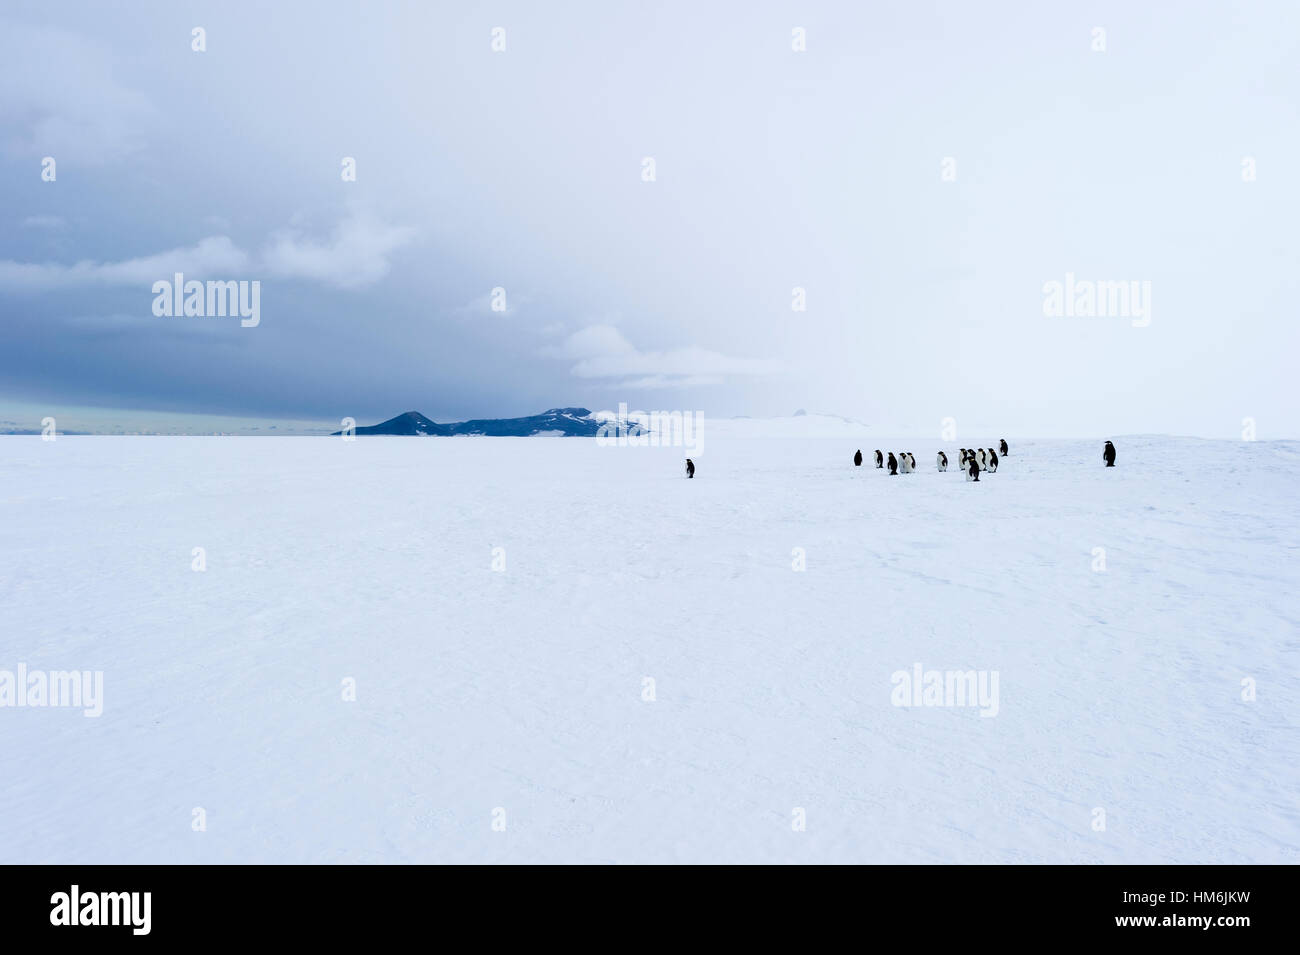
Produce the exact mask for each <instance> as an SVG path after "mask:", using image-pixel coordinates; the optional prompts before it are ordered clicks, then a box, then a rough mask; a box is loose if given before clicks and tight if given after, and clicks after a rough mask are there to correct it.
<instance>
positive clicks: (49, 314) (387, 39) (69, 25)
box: [0, 0, 1300, 438]
mask: <svg viewBox="0 0 1300 955" xmlns="http://www.w3.org/2000/svg"><path fill="white" fill-rule="evenodd" d="M3 9H4V13H3V14H2V15H0V16H2V19H0V199H2V200H3V201H0V220H2V222H3V228H2V229H0V417H3V416H4V415H3V412H4V411H5V410H10V412H11V414H10V416H11V417H12V415H13V411H12V409H15V408H21V409H24V410H23V412H22V414H24V415H25V414H27V413H28V410H27V409H32V408H42V407H45V406H47V405H48V406H49V407H50V408H51V409H52V410H55V409H57V408H59V407H64V406H76V407H94V406H99V407H104V408H114V409H136V410H139V411H154V412H158V411H166V412H172V413H175V412H188V413H207V414H222V415H247V416H264V417H268V418H276V417H283V418H293V419H319V420H338V419H340V418H342V417H343V416H345V415H351V416H354V417H356V418H357V419H358V420H359V421H361V422H362V423H365V422H368V421H372V420H379V419H381V418H386V417H389V416H391V415H393V414H396V413H398V412H401V411H405V410H408V409H416V410H420V411H422V412H424V413H425V414H427V415H429V416H430V417H432V418H434V419H435V420H439V421H447V420H457V419H462V418H468V417H497V416H514V415H523V414H531V413H534V412H537V411H541V410H542V409H544V408H547V407H551V406H556V405H585V406H587V407H590V408H593V409H598V408H610V407H616V406H617V405H618V404H619V403H620V402H626V403H627V404H628V405H629V407H631V408H634V409H646V410H652V409H686V410H698V411H702V412H703V413H704V414H705V415H706V416H728V415H737V414H750V415H778V414H790V413H791V412H793V411H794V410H795V409H796V408H807V409H808V410H810V411H825V412H833V413H838V414H843V415H848V416H853V417H856V418H860V419H862V420H864V421H866V422H869V423H872V424H877V425H881V426H884V427H888V428H891V429H897V430H898V431H900V432H902V431H907V430H916V431H918V432H921V431H925V432H929V431H935V432H937V431H938V429H939V427H940V422H941V420H942V419H943V418H945V417H952V418H955V419H956V420H957V422H958V423H959V427H960V426H961V425H962V424H967V425H978V426H980V427H985V426H987V427H992V428H995V429H996V431H997V434H998V436H1001V435H1003V434H1006V435H1007V436H1012V435H1016V434H1019V435H1035V436H1052V435H1099V436H1109V435H1114V434H1122V433H1130V432H1169V433H1184V434H1201V435H1206V436H1214V437H1237V436H1239V434H1240V431H1241V428H1242V419H1244V418H1247V417H1249V418H1253V419H1255V421H1256V422H1257V427H1258V436H1259V437H1261V438H1276V437H1300V426H1297V420H1298V418H1300V389H1298V388H1297V386H1296V372H1295V365H1296V357H1297V351H1298V349H1297V345H1298V344H1300V342H1298V341H1297V337H1298V336H1297V330H1296V329H1297V320H1298V318H1300V316H1298V315H1297V309H1296V304H1297V298H1298V296H1297V293H1298V292H1300V279H1298V278H1297V262H1298V261H1300V256H1298V253H1300V232H1298V228H1300V227H1298V226H1297V222H1300V115H1298V113H1300V4H1297V3H1295V2H1294V0H1278V2H1262V0H1254V2H1242V3H1230V2H1216V3H1204V4H1201V3H1195V2H1185V0H1177V2H1175V0H1163V2H1143V3H1134V2H1132V0H1125V2H1117V3H1082V2H1061V3H1042V2H1023V3H1010V2H1008V3H997V2H992V3H971V2H968V0H959V2H951V3H929V2H919V0H917V2H907V3H888V4H885V3H864V2H856V0H855V2H849V0H844V2H833V3H813V4H804V3H770V4H763V3H753V2H736V3H704V2H700V0H691V2H685V3H673V2H656V3H631V2H628V3H616V2H585V3H576V2H575V3H536V2H521V3H509V4H508V3H469V2H464V3H456V2H451V3H438V4H433V3H423V2H420V3H405V4H402V3H382V2H374V3H364V4H362V3H343V2H331V0H315V2H310V3H284V2H277V3H264V2H261V3H243V2H222V3H211V4H206V3H193V4H187V3H178V2H158V3H143V2H133V3H129V4H111V5H110V4H103V3H100V2H87V3H68V2H55V3H48V2H42V3H34V4H24V3H12V2H11V3H6V4H5V6H4V8H3ZM195 27H201V28H202V29H203V30H204V39H205V42H206V50H205V51H203V52H196V51H195V50H193V49H192V45H193V43H194V38H193V34H192V31H193V29H194V28H195ZM497 27H500V28H502V29H503V30H504V43H505V49H504V50H503V51H495V50H494V49H493V29H494V28H497ZM796 28H802V29H803V31H804V33H803V36H804V37H805V38H806V40H805V45H806V49H804V50H796V49H795V48H794V47H795V46H797V45H799V44H798V42H797V41H798V36H797V35H796V33H795V29H796ZM1097 28H1101V30H1103V31H1104V33H1098V32H1097ZM1102 45H1104V49H1098V47H1099V46H1102ZM45 157H53V158H54V159H55V163H56V165H55V169H56V174H55V179H54V181H45V180H44V179H43V178H42V171H43V168H44V167H43V160H44V159H45ZM345 157H353V158H354V159H355V161H356V181H355V182H347V181H344V180H343V178H342V176H341V171H342V163H343V160H344V158H345ZM647 157H649V158H652V159H653V160H654V181H646V180H645V169H646V164H645V159H646V158H647ZM949 159H951V160H952V161H951V162H947V163H946V162H945V161H946V160H949ZM1252 161H1253V162H1252ZM1251 170H1253V175H1254V178H1253V179H1251V178H1250V174H1251ZM945 173H947V176H946V178H945ZM175 272H183V273H184V274H185V276H186V278H187V279H198V280H239V281H253V280H256V281H259V282H260V283H261V310H260V317H261V321H260V324H259V325H257V327H255V328H245V327H241V325H240V322H239V321H238V319H230V318H195V317H188V318H187V317H171V318H168V317H158V316H155V315H154V313H153V310H152V305H153V301H154V293H153V291H152V286H153V283H154V282H155V281H158V280H164V279H166V280H170V279H171V277H172V275H173V273H175ZM1067 273H1068V274H1073V275H1074V276H1075V280H1076V282H1078V281H1116V282H1137V283H1150V284H1149V289H1150V299H1149V302H1148V303H1147V304H1148V306H1149V313H1147V314H1146V315H1145V316H1143V315H1137V316H1130V315H1101V316H1084V315H1050V314H1046V313H1045V312H1046V311H1048V310H1049V309H1045V298H1046V297H1047V296H1046V294H1045V291H1044V288H1045V286H1046V285H1047V284H1048V283H1050V282H1053V281H1056V282H1060V283H1062V285H1064V283H1065V282H1066V276H1067ZM498 287H500V288H503V289H504V290H505V301H506V304H507V309H506V310H505V311H504V312H497V311H493V310H492V308H491V302H492V290H493V289H494V288H498ZM1138 287H1139V289H1140V288H1142V287H1143V286H1141V285H1140V284H1139V286H1138ZM796 288H801V289H804V290H805V293H804V294H805V296H806V310H805V311H797V310H795V309H794V308H792V304H793V303H794V296H795V293H794V289H796ZM32 426H33V427H39V424H38V423H36V422H33V425H32ZM959 433H960V432H959Z"/></svg>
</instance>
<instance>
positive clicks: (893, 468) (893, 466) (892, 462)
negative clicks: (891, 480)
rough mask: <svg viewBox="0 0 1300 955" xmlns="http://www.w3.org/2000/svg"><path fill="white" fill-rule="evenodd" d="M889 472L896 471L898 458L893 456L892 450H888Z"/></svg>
mask: <svg viewBox="0 0 1300 955" xmlns="http://www.w3.org/2000/svg"><path fill="white" fill-rule="evenodd" d="M889 473H890V474H897V473H898V458H896V457H894V452H893V451H890V452H889Z"/></svg>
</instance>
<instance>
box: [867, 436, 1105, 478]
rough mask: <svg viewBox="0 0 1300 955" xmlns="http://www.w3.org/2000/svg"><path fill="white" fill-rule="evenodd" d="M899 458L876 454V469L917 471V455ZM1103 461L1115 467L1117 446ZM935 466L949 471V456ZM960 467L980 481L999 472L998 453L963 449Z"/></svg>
mask: <svg viewBox="0 0 1300 955" xmlns="http://www.w3.org/2000/svg"><path fill="white" fill-rule="evenodd" d="M998 445H999V447H1000V449H1001V451H1002V456H1003V457H1006V456H1007V455H1008V454H1010V453H1011V452H1010V451H1009V450H1008V449H1007V439H1006V438H1003V439H1002V440H1001V441H999V442H998ZM898 454H899V456H898V457H894V452H892V451H891V452H889V458H888V460H886V459H885V457H884V456H883V455H882V454H881V453H880V452H879V451H877V452H876V467H878V468H883V467H884V466H885V465H886V464H888V465H889V473H890V474H899V473H902V474H911V473H912V472H913V471H915V470H916V455H914V454H912V452H911V451H900V452H898ZM1101 457H1102V460H1104V461H1105V462H1106V467H1108V468H1113V467H1114V466H1115V445H1113V444H1111V442H1109V441H1107V442H1106V447H1105V448H1103V449H1102V452H1101ZM934 463H935V465H936V466H937V467H938V468H939V470H940V471H946V470H948V455H946V454H944V453H943V452H942V451H940V452H939V453H938V454H937V455H936V456H935V459H934ZM958 464H959V467H961V469H962V470H963V471H964V472H965V473H966V480H968V481H978V480H979V479H980V472H981V471H988V472H989V473H990V474H996V473H997V470H998V452H997V451H994V450H993V449H992V448H976V449H974V450H971V449H970V448H962V449H961V460H960V461H959V462H958ZM853 466H854V467H855V468H860V467H862V451H861V450H858V451H856V452H855V453H854V455H853Z"/></svg>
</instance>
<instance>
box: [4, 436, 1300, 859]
mask: <svg viewBox="0 0 1300 955" xmlns="http://www.w3.org/2000/svg"><path fill="white" fill-rule="evenodd" d="M809 417H810V418H812V417H813V416H809ZM799 420H800V422H802V421H804V420H805V419H803V418H801V419H799ZM714 424H715V423H714V422H713V421H711V420H710V421H709V422H708V425H709V427H708V429H707V430H706V431H705V432H704V434H703V440H702V443H701V447H700V448H699V449H698V450H692V451H690V452H684V451H683V449H680V448H626V447H599V446H597V444H596V443H595V441H594V440H590V439H572V440H564V441H533V440H530V439H527V438H478V439H471V440H460V441H449V440H440V439H436V438H425V439H413V438H383V437H364V438H358V439H357V440H355V441H352V442H347V441H343V440H341V439H339V438H313V437H298V438H270V437H268V438H202V437H189V438H161V437H141V438H131V437H72V436H62V437H60V438H59V439H58V440H57V441H54V442H43V441H41V440H40V438H39V437H10V438H3V439H0V670H4V669H7V670H11V671H12V670H14V669H15V667H16V666H17V664H19V663H25V664H27V666H28V667H29V668H31V669H45V670H65V669H88V670H102V671H103V672H104V712H103V715H102V716H101V717H99V718H97V719H96V718H86V717H84V716H83V715H82V714H81V712H80V711H79V710H72V709H56V708H30V707H29V708H12V707H9V708H4V709H0V753H3V756H4V762H5V770H6V772H5V781H4V785H3V786H0V862H5V863H14V862H58V863H120V862H541V861H550V862H673V861H691V862H705V861H709V862H760V861H761V862H827V861H836V862H868V861H869V862H1103V863H1118V862H1132V863H1154V862H1194V863H1210V862H1296V861H1298V859H1300V809H1298V808H1297V794H1298V793H1300V785H1298V784H1300V745H1298V742H1297V741H1298V740H1300V736H1298V734H1297V728H1298V724H1300V719H1298V716H1300V708H1298V707H1297V692H1298V691H1300V679H1298V677H1297V674H1298V671H1300V653H1298V652H1297V651H1298V649H1300V647H1298V643H1297V618H1298V616H1300V614H1298V613H1297V609H1296V597H1295V595H1296V594H1297V593H1300V569H1298V564H1297V556H1298V555H1297V539H1296V538H1297V533H1296V532H1297V528H1298V527H1300V521H1298V520H1297V518H1298V517H1300V515H1298V514H1297V510H1298V507H1297V504H1298V502H1300V495H1298V494H1297V491H1296V485H1297V481H1298V480H1300V444H1298V443H1295V442H1269V443H1265V442H1259V443H1234V442H1223V441H1202V440H1196V439H1182V438H1168V437H1128V438H1124V437H1120V436H1109V435H1103V436H1099V437H1098V439H1097V440H1095V441H1086V442H1084V441H1029V440H1019V439H1016V438H1015V437H1014V436H1012V435H1007V436H1006V437H1007V438H1008V440H1009V441H1010V444H1011V454H1010V456H1008V457H1005V458H1003V460H1002V465H1001V469H1000V470H999V472H998V473H997V474H994V475H985V476H983V477H982V479H981V481H980V482H979V483H978V484H974V483H968V482H966V481H965V480H964V476H963V475H962V474H961V472H960V471H959V470H957V469H956V468H955V467H953V468H951V469H950V470H949V471H948V472H947V473H945V474H940V473H938V472H937V471H936V470H935V468H934V463H933V461H934V454H935V451H936V450H938V448H939V447H940V445H938V444H936V443H934V442H933V441H931V440H926V439H920V438H915V437H913V438H901V439H896V440H892V441H886V440H882V439H880V438H874V437H867V435H868V434H869V433H870V432H868V431H867V430H865V429H863V428H861V427H857V426H852V425H849V424H848V423H841V424H840V425H837V426H836V427H839V428H842V430H843V435H842V436H841V437H839V438H835V439H828V438H824V437H820V438H819V437H812V436H810V435H811V434H817V433H823V432H822V430H821V428H822V425H825V422H822V423H821V425H819V424H818V423H817V422H816V421H810V423H809V424H807V425H806V426H804V427H806V428H808V429H812V430H810V431H808V432H807V433H804V434H802V435H801V434H800V432H799V427H800V426H799V425H794V424H791V423H789V422H786V423H785V424H784V425H782V427H781V429H778V433H780V434H782V435H784V436H783V437H778V438H771V439H760V438H755V437H752V435H753V434H754V433H757V431H758V430H761V424H760V423H754V422H742V423H736V424H734V426H732V427H731V428H728V427H714ZM855 436H856V437H855ZM999 437H1002V435H988V436H976V437H971V438H970V443H974V444H982V445H985V446H988V445H993V444H995V442H996V441H997V438H999ZM1105 437H1114V439H1115V443H1116V446H1117V448H1118V452H1119V461H1118V467H1116V468H1114V469H1106V468H1104V467H1102V462H1101V445H1102V440H1103V438H1105ZM962 438H963V440H962V441H961V442H959V443H966V441H965V436H964V435H963V436H962ZM859 447H860V448H861V449H862V451H863V454H864V456H866V457H867V459H868V460H867V463H866V464H865V465H864V466H863V467H862V468H854V467H853V466H852V456H853V452H854V451H855V450H856V449H858V448H859ZM942 447H943V448H944V450H946V451H947V453H948V456H949V458H950V459H951V460H952V461H954V462H955V461H956V455H957V447H956V446H955V445H947V444H945V445H942ZM875 448H881V449H882V450H885V451H889V450H893V451H895V452H898V451H903V450H910V451H912V452H914V453H915V454H916V457H917V462H918V471H917V473H916V474H913V475H900V476H896V477H890V476H888V475H887V474H886V472H884V471H878V470H876V469H875V468H874V467H872V466H871V465H872V461H871V453H872V451H873V450H874V449H875ZM686 453H689V454H690V456H691V457H692V458H693V459H694V460H695V462H696V464H697V465H698V467H699V471H698V474H697V477H696V479H695V480H693V481H687V480H685V478H684V475H683V458H684V457H685V456H686ZM195 547H203V548H205V549H206V561H207V569H206V571H204V572H201V573H200V572H195V571H193V570H191V561H192V556H191V552H192V549H193V548H195ZM497 547H499V548H503V549H504V559H505V569H504V570H503V571H494V570H493V569H492V567H493V559H494V555H493V548H497ZM1097 547H1101V548H1104V549H1105V561H1106V569H1105V571H1104V572H1096V571H1094V570H1093V564H1094V560H1095V557H1094V554H1093V549H1094V548H1097ZM795 548H802V549H803V550H804V552H805V554H806V570H804V571H802V572H800V571H796V570H794V569H793V565H794V563H795V555H794V549H795ZM499 555H500V552H499V553H498V556H499ZM914 663H921V664H922V665H923V667H925V668H926V669H939V670H949V669H953V670H977V671H994V670H996V671H997V672H998V674H999V708H998V713H997V715H996V716H994V717H984V716H981V715H980V713H979V711H978V710H977V709H975V708H969V707H921V708H903V707H898V706H894V705H892V703H891V695H892V694H893V692H894V684H893V683H892V682H891V675H892V674H894V673H895V671H899V670H910V669H911V667H912V665H913V664H914ZM646 677H651V678H653V679H654V681H655V699H654V701H653V702H648V701H645V700H643V685H644V684H643V680H644V678H646ZM345 678H352V679H355V681H356V687H357V699H356V701H355V702H346V701H344V700H343V699H342V696H343V694H342V692H341V683H342V681H343V680H344V679H345ZM1247 678H1249V679H1252V680H1254V681H1255V687H1256V693H1257V698H1256V699H1255V700H1254V701H1246V700H1243V698H1242V695H1243V688H1242V681H1243V679H1247ZM196 807H202V808H203V809H204V810H205V811H206V819H207V829H206V831H203V832H196V831H194V830H193V829H192V828H191V820H192V810H193V809H194V808H196ZM498 807H500V808H502V809H504V811H505V815H504V819H505V823H506V827H505V830H504V831H494V829H493V827H492V823H493V818H494V816H493V811H494V809H496V808H498ZM797 808H802V809H803V810H804V811H805V813H806V820H807V826H806V831H796V830H795V829H794V828H793V826H792V820H793V819H794V818H795V815H794V811H795V810H796V809H797ZM1095 809H1103V810H1104V812H1105V829H1104V831H1097V830H1096V829H1094V819H1095V818H1097V817H1096V816H1095V813H1094V810H1095ZM497 818H500V816H499V815H498V817H497Z"/></svg>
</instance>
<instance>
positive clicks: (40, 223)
mask: <svg viewBox="0 0 1300 955" xmlns="http://www.w3.org/2000/svg"><path fill="white" fill-rule="evenodd" d="M23 226H24V227H25V228H28V229H61V228H63V216H28V217H27V218H26V219H24V220H23Z"/></svg>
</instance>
